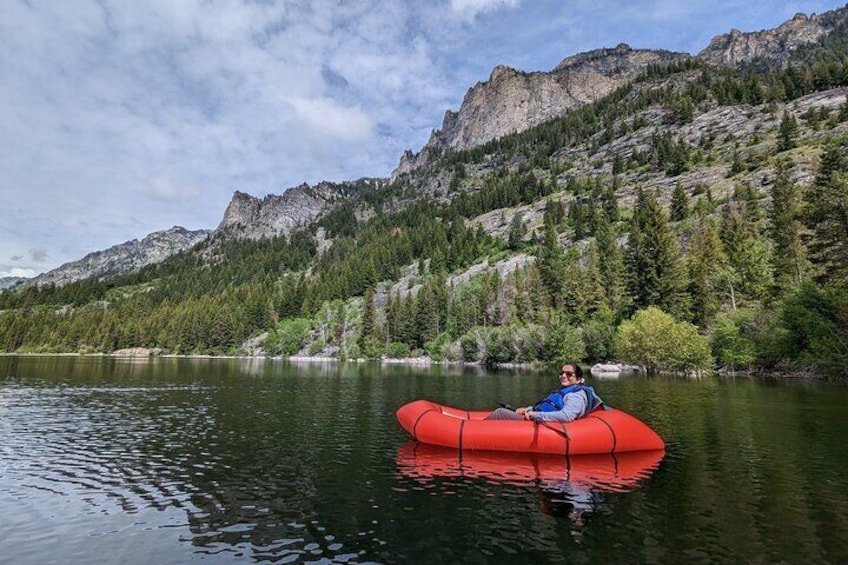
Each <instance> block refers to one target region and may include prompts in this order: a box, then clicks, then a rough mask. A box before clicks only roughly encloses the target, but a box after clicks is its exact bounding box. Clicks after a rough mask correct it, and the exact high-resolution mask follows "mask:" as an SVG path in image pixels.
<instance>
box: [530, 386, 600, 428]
mask: <svg viewBox="0 0 848 565" xmlns="http://www.w3.org/2000/svg"><path fill="white" fill-rule="evenodd" d="M588 407H589V402H588V400H587V399H586V393H585V392H583V391H582V390H578V391H575V392H571V393H568V394H566V395H565V396H563V397H562V410H557V411H556V412H535V411H534V412H533V419H535V420H539V421H544V422H571V421H573V420H576V419H577V418H579V417H580V416H582V415H583V414H585V413H586V410H587V408H588ZM527 409H528V410H533V407H532V406H528V407H527Z"/></svg>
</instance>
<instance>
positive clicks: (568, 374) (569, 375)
mask: <svg viewBox="0 0 848 565" xmlns="http://www.w3.org/2000/svg"><path fill="white" fill-rule="evenodd" d="M562 375H565V376H566V377H573V376H574V371H563V372H561V373H560V376H562Z"/></svg>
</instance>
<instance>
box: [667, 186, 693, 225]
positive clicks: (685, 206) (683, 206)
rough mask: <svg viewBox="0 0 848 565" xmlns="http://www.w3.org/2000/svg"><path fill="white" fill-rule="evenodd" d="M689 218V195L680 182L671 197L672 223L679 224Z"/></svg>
mask: <svg viewBox="0 0 848 565" xmlns="http://www.w3.org/2000/svg"><path fill="white" fill-rule="evenodd" d="M688 217H689V195H687V194H686V191H685V190H684V189H683V186H682V185H681V184H680V183H679V182H678V183H676V184H675V185H674V192H673V193H672V195H671V212H670V219H671V221H672V222H679V221H681V220H685V219H686V218H688Z"/></svg>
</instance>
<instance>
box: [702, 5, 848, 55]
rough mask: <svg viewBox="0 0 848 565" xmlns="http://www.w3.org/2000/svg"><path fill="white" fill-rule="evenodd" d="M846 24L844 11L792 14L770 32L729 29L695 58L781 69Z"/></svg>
mask: <svg viewBox="0 0 848 565" xmlns="http://www.w3.org/2000/svg"><path fill="white" fill-rule="evenodd" d="M846 23H848V10H845V9H839V10H833V11H830V12H826V13H824V14H814V15H811V16H807V15H805V14H796V15H795V17H793V18H792V19H791V20H789V21H787V22H785V23H783V24H782V25H780V26H778V27H777V28H775V29H772V30H763V31H755V32H748V33H744V32H742V31H739V30H738V29H733V30H731V31H730V33H726V34H723V35H718V36H716V37H714V38H713V40H712V41H710V44H709V45H708V46H707V48H706V49H704V50H703V51H701V52H700V53H698V58H699V59H701V60H703V61H707V62H709V63H713V64H716V65H724V66H727V67H734V68H741V67H744V66H746V65H751V64H759V65H763V66H766V67H770V68H783V67H786V66H787V65H789V63H790V61H792V60H793V59H797V58H799V56H800V57H803V56H805V55H806V56H807V58H809V55H811V54H813V53H814V52H815V50H813V51H812V52H808V53H805V49H804V48H805V47H806V46H809V45H811V44H814V43H816V42H821V40H822V39H824V38H826V37H827V36H829V35H830V34H831V33H833V32H834V31H836V30H837V29H840V28H844V27H845V26H846Z"/></svg>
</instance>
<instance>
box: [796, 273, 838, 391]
mask: <svg viewBox="0 0 848 565" xmlns="http://www.w3.org/2000/svg"><path fill="white" fill-rule="evenodd" d="M780 325H781V327H782V329H784V330H785V333H784V334H783V335H784V336H785V338H786V339H785V340H784V344H785V345H784V347H785V349H784V351H783V353H784V354H785V355H786V357H788V358H790V359H799V360H801V361H802V362H803V363H805V364H808V365H811V366H816V367H818V368H820V369H822V370H824V371H825V372H827V373H831V374H836V375H846V374H848V288H845V287H842V288H839V287H833V288H821V287H819V286H817V285H816V284H814V283H807V284H804V285H803V286H801V288H799V289H798V290H797V291H796V292H794V293H793V294H791V295H790V296H789V297H787V298H786V300H785V301H784V303H783V308H782V312H781V317H780ZM790 336H791V339H790Z"/></svg>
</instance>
